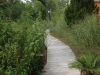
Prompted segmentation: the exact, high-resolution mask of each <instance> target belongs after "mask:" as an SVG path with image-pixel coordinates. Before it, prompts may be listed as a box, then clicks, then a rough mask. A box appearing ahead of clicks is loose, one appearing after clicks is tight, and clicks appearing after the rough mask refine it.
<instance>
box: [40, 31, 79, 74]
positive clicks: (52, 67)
mask: <svg viewBox="0 0 100 75" xmlns="http://www.w3.org/2000/svg"><path fill="white" fill-rule="evenodd" d="M46 33H47V39H46V45H47V48H48V51H47V64H46V65H45V67H44V71H43V72H42V74H41V75H80V72H79V70H77V69H70V68H69V67H68V66H69V65H68V64H69V63H71V62H73V61H75V55H74V53H73V52H72V50H71V49H70V47H69V46H68V45H66V44H64V43H63V42H61V41H59V40H58V39H56V38H55V37H53V36H51V35H50V34H49V30H46Z"/></svg>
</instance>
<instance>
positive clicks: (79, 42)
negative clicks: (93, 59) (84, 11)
mask: <svg viewBox="0 0 100 75" xmlns="http://www.w3.org/2000/svg"><path fill="white" fill-rule="evenodd" d="M97 18H98V17H97V16H96V15H95V14H93V15H87V16H86V17H85V19H84V20H81V21H77V23H76V24H75V25H73V27H72V28H69V27H68V26H67V25H66V23H65V21H64V20H62V19H61V20H60V23H56V24H55V25H54V26H53V27H51V29H52V31H53V32H54V33H56V34H57V35H59V36H61V37H62V38H64V39H65V40H67V41H68V42H70V44H71V45H73V47H74V48H75V49H76V50H77V51H79V52H81V53H82V52H85V51H86V50H94V51H98V52H99V50H100V29H99V27H98V26H99V23H97V21H98V20H97ZM58 22H59V21H58Z"/></svg>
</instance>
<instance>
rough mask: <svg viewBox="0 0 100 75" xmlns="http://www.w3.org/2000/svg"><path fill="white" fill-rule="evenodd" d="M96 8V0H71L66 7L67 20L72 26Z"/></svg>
mask: <svg viewBox="0 0 100 75" xmlns="http://www.w3.org/2000/svg"><path fill="white" fill-rule="evenodd" d="M94 9H95V6H94V0H71V4H70V5H68V6H67V8H66V9H65V20H66V22H67V24H68V25H69V26H70V27H71V25H72V24H73V23H75V21H77V20H79V19H84V16H85V15H86V14H92V13H93V10H94Z"/></svg>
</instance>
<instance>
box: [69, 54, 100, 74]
mask: <svg viewBox="0 0 100 75" xmlns="http://www.w3.org/2000/svg"><path fill="white" fill-rule="evenodd" d="M99 66H100V57H99V55H98V54H95V53H91V52H86V53H85V54H83V55H81V56H80V57H77V58H76V62H73V63H71V64H70V68H77V69H81V70H83V71H86V75H95V74H96V73H97V72H99V71H100V67H99Z"/></svg>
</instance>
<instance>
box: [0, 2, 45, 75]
mask: <svg viewBox="0 0 100 75" xmlns="http://www.w3.org/2000/svg"><path fill="white" fill-rule="evenodd" d="M17 3H18V2H17ZM18 5H19V6H20V5H21V4H20V3H19V4H18ZM18 5H17V6H18ZM24 5H25V4H24ZM30 8H31V4H26V5H25V8H23V10H22V11H21V13H20V14H19V16H18V17H16V16H13V17H16V20H13V19H12V18H11V17H12V16H10V17H9V16H6V15H5V14H4V13H3V12H5V10H6V9H8V7H5V9H4V8H2V7H1V6H0V75H39V73H40V72H41V70H42V69H43V67H44V65H43V60H42V58H41V57H39V56H37V54H38V55H39V54H43V52H44V50H45V47H46V46H45V44H44V40H45V35H44V33H45V23H46V22H45V21H44V20H43V19H41V15H40V14H39V13H37V15H35V16H36V17H35V19H34V18H32V16H31V14H32V12H31V13H30V11H29V9H30ZM9 9H10V8H9ZM18 9H19V8H18ZM18 9H17V8H16V10H18ZM17 12H18V11H17ZM6 13H8V12H6ZM10 14H12V13H10ZM13 14H14V13H13ZM33 14H34V12H33Z"/></svg>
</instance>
